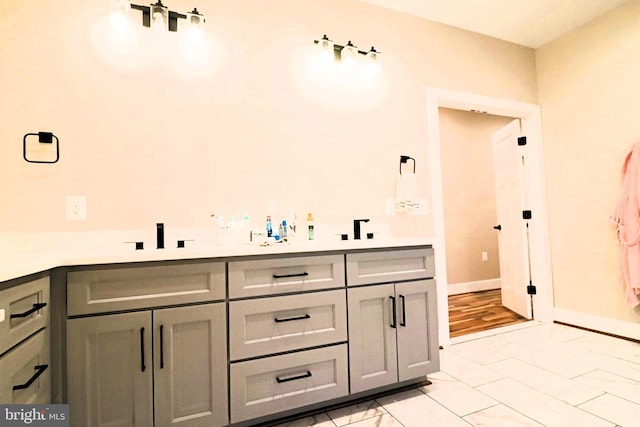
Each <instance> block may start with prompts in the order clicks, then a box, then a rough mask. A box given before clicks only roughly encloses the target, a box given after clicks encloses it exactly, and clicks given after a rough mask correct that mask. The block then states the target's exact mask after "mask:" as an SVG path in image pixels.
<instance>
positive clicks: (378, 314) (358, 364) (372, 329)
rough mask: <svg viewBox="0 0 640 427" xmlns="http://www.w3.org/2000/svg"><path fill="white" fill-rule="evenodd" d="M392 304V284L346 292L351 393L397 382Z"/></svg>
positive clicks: (353, 289)
mask: <svg viewBox="0 0 640 427" xmlns="http://www.w3.org/2000/svg"><path fill="white" fill-rule="evenodd" d="M393 303H394V288H393V284H388V285H377V286H365V287H361V288H351V289H349V290H348V305H349V363H350V381H351V393H357V392H359V391H363V390H368V389H371V388H375V387H380V386H384V385H387V384H393V383H395V382H397V381H398V370H397V356H396V328H394V327H393V326H394V325H393ZM396 320H397V319H396ZM396 323H397V322H396Z"/></svg>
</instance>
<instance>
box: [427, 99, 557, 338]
mask: <svg viewBox="0 0 640 427" xmlns="http://www.w3.org/2000/svg"><path fill="white" fill-rule="evenodd" d="M440 107H444V108H452V109H455V110H465V111H470V110H476V111H482V112H485V111H486V112H487V113H489V114H494V115H498V116H505V117H512V118H514V119H520V120H521V123H522V134H523V135H525V136H526V137H527V144H531V146H530V148H529V156H528V158H527V161H528V165H529V167H528V168H527V172H526V176H525V187H526V188H525V191H527V194H528V195H529V202H530V203H531V206H530V209H531V211H532V212H533V215H532V219H531V220H530V222H529V225H530V229H529V236H530V244H531V276H532V281H533V284H534V285H535V286H536V291H537V293H536V295H534V296H533V301H532V303H533V313H534V318H535V320H538V321H542V322H550V321H552V320H553V284H552V275H551V253H550V250H549V225H548V224H549V223H548V218H547V198H546V184H545V176H544V163H543V151H542V121H541V118H540V106H538V105H536V104H530V103H526V102H519V101H512V100H508V99H501V98H493V97H487V96H482V95H474V94H470V93H465V92H456V91H451V90H447V89H440V88H433V87H429V88H427V128H428V137H429V140H428V153H429V165H430V171H431V193H432V198H433V221H434V227H435V244H434V251H435V263H436V279H437V280H436V287H437V298H438V301H437V302H438V335H439V337H440V345H442V346H448V345H450V343H451V336H450V334H449V305H448V284H449V282H448V280H447V260H446V248H445V238H444V237H445V236H444V233H445V230H444V209H443V195H442V159H441V157H440V118H439V112H438V108H440ZM524 285H526V284H523V286H524Z"/></svg>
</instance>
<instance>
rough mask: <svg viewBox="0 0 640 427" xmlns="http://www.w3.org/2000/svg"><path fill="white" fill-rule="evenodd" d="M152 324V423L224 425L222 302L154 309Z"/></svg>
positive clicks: (225, 371)
mask: <svg viewBox="0 0 640 427" xmlns="http://www.w3.org/2000/svg"><path fill="white" fill-rule="evenodd" d="M153 328H154V354H155V357H154V358H155V360H154V374H155V412H156V414H155V415H156V425H158V426H169V425H171V426H190V427H192V426H207V427H214V426H223V425H227V423H228V417H227V344H226V343H227V336H226V313H225V306H224V304H222V303H217V304H206V305H200V306H190V307H178V308H168V309H163V310H155V311H154V312H153Z"/></svg>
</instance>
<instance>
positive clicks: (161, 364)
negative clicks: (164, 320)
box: [160, 325, 164, 369]
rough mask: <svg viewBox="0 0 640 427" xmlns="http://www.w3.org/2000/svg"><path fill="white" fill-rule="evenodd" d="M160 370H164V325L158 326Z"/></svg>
mask: <svg viewBox="0 0 640 427" xmlns="http://www.w3.org/2000/svg"><path fill="white" fill-rule="evenodd" d="M160 369H164V325H160Z"/></svg>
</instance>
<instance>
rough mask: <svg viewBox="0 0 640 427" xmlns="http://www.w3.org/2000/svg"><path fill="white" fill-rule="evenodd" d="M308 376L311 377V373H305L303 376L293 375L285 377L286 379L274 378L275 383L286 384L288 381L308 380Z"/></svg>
mask: <svg viewBox="0 0 640 427" xmlns="http://www.w3.org/2000/svg"><path fill="white" fill-rule="evenodd" d="M310 376H311V371H307V372H306V373H304V374H300V375H293V376H291V377H286V378H280V377H276V381H277V382H278V384H280V383H286V382H289V381H295V380H301V379H303V378H309V377H310Z"/></svg>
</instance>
